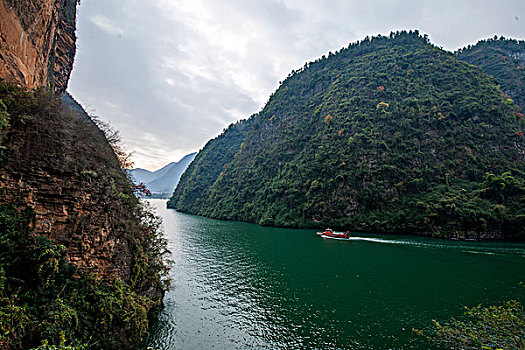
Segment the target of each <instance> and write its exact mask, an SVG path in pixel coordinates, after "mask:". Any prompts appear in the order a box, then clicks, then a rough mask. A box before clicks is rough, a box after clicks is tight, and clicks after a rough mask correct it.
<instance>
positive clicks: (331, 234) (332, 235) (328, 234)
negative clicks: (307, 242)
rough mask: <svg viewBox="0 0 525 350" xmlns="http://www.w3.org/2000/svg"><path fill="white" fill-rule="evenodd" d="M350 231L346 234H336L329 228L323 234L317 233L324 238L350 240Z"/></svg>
mask: <svg viewBox="0 0 525 350" xmlns="http://www.w3.org/2000/svg"><path fill="white" fill-rule="evenodd" d="M349 234H350V232H349V231H346V232H336V231H334V230H332V229H331V228H327V229H326V230H324V231H323V232H317V235H318V236H319V237H322V238H332V239H334V238H336V239H348V238H349Z"/></svg>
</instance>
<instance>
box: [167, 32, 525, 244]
mask: <svg viewBox="0 0 525 350" xmlns="http://www.w3.org/2000/svg"><path fill="white" fill-rule="evenodd" d="M520 115H521V114H520V112H519V110H518V107H517V106H516V105H515V104H514V103H513V101H512V100H511V99H510V98H508V97H507V96H505V94H504V93H503V92H502V91H501V90H500V88H499V86H498V85H497V83H496V82H495V81H494V79H493V78H491V77H489V76H488V75H486V74H485V73H483V72H481V71H480V70H479V69H478V68H476V67H473V66H471V65H469V64H467V63H465V62H463V61H461V60H459V59H457V57H456V56H455V55H454V54H453V53H450V52H447V51H444V50H441V49H439V48H437V47H435V46H433V45H432V44H430V43H429V41H428V39H427V37H426V36H424V37H422V36H420V35H419V33H418V32H417V31H416V32H398V33H392V34H391V35H390V36H389V37H384V36H378V37H374V38H368V37H367V38H366V39H365V40H363V41H361V42H357V43H353V44H351V45H349V47H347V48H344V49H342V50H340V51H339V52H337V53H335V54H333V53H329V54H328V57H324V56H323V57H322V58H321V59H319V60H317V61H315V62H311V63H308V64H305V65H304V67H303V68H302V69H300V70H299V71H293V72H292V73H291V74H290V75H289V76H288V78H287V79H286V80H285V81H284V82H283V83H282V84H281V86H280V87H279V89H278V90H277V91H276V92H275V93H274V94H272V95H271V96H270V99H269V101H268V102H267V104H266V106H265V107H264V109H263V110H262V111H261V112H260V113H258V114H256V115H254V116H252V117H250V118H249V119H248V120H246V121H241V122H239V123H237V124H234V125H231V126H230V127H229V128H227V129H226V130H225V131H224V133H223V134H222V135H220V136H219V137H217V138H216V139H214V140H211V141H210V142H208V144H207V145H206V146H205V147H204V149H203V150H202V151H201V152H200V153H199V154H198V155H197V157H196V158H195V161H194V162H193V163H192V164H191V166H190V167H189V168H188V170H187V171H186V173H185V174H184V175H183V177H182V179H181V182H180V184H179V186H178V187H177V189H176V190H175V192H174V195H173V196H172V198H171V200H170V202H169V204H168V205H169V206H170V207H172V208H176V209H177V210H180V211H184V212H189V213H193V214H199V215H204V216H209V217H212V218H219V219H231V220H242V221H249V222H255V223H259V224H264V225H276V226H294V227H320V226H326V225H330V226H334V227H339V228H344V229H348V230H356V231H369V232H403V233H416V234H428V235H435V236H441V237H472V238H486V239H490V238H518V237H521V238H523V235H524V232H523V227H525V222H524V218H525V209H524V208H525V206H524V195H525V187H524V176H525V163H524V161H523V159H524V155H525V148H524V146H525V145H524V138H523V136H522V135H523V134H522V132H521V128H522V126H521V124H520V123H521V122H522V119H521V118H522V117H521V116H520Z"/></svg>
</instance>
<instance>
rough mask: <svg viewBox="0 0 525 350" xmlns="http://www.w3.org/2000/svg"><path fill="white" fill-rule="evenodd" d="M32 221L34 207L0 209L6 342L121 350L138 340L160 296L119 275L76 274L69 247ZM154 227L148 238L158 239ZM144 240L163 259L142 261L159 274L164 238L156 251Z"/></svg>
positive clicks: (1, 335)
mask: <svg viewBox="0 0 525 350" xmlns="http://www.w3.org/2000/svg"><path fill="white" fill-rule="evenodd" d="M152 217H154V216H153V215H152V214H151V213H149V214H148V216H145V220H146V221H147V222H148V223H149V222H150V221H151V220H152ZM31 219H32V215H31V213H29V212H24V213H18V212H17V211H16V210H15V209H14V208H13V207H10V206H5V205H4V206H2V207H0V240H1V242H2V244H1V245H0V346H1V348H2V349H11V348H17V347H19V346H24V347H28V346H36V345H37V344H42V345H41V346H40V347H39V348H38V349H120V348H121V346H122V345H123V344H128V345H130V344H132V345H133V344H135V345H136V344H138V343H140V341H141V340H142V338H143V336H144V335H145V334H146V332H147V329H148V310H150V309H151V308H152V306H153V304H154V303H155V301H153V300H151V299H148V298H147V297H145V296H141V295H139V294H137V292H135V290H140V289H139V288H137V287H136V286H133V285H129V286H128V285H124V284H123V283H122V282H121V281H119V280H115V281H114V283H113V284H112V285H107V284H105V283H102V281H101V280H100V279H99V278H98V277H97V276H96V274H86V275H83V276H81V277H80V278H78V277H75V271H76V268H75V266H74V265H73V264H71V263H68V262H67V261H66V259H65V255H66V249H65V247H63V246H60V245H56V244H53V243H52V242H51V241H50V240H49V239H48V238H47V237H43V236H34V235H32V234H31V230H30V228H29V223H30V222H31ZM145 227H147V226H145ZM149 229H150V230H152V231H151V234H150V237H149V238H148V239H158V238H154V236H158V235H156V234H154V233H153V230H154V229H155V228H154V227H149ZM143 243H144V249H145V250H148V253H149V254H151V256H152V257H155V259H158V260H157V261H156V264H157V265H156V266H148V264H147V261H145V262H142V263H141V265H140V266H141V268H142V269H145V271H142V273H151V274H154V275H155V274H156V275H158V269H159V268H162V269H163V270H164V269H165V267H164V265H163V264H161V259H162V256H159V255H157V254H158V253H159V252H163V253H165V250H162V249H163V248H161V247H160V246H162V244H163V243H162V242H161V244H160V246H157V248H156V249H157V251H155V250H152V249H153V248H149V249H148V248H147V247H152V246H153V245H150V244H148V243H147V242H143ZM159 249H160V250H159ZM164 249H165V248H164ZM137 266H138V265H137ZM163 273H165V271H163ZM137 276H140V274H139V273H137ZM137 276H135V277H134V278H135V280H138V279H139V277H137ZM141 282H142V283H146V282H145V281H141ZM42 342H43V343H42ZM133 346H134V345H133Z"/></svg>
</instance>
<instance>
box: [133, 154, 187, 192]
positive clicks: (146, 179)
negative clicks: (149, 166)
mask: <svg viewBox="0 0 525 350" xmlns="http://www.w3.org/2000/svg"><path fill="white" fill-rule="evenodd" d="M196 155H197V153H191V154H188V155H187V156H185V157H184V158H182V159H181V160H180V161H178V162H172V163H169V164H168V165H166V166H164V167H162V168H161V169H159V170H157V171H149V170H146V169H141V168H137V169H132V170H129V174H130V175H131V178H132V180H133V182H135V183H136V184H140V183H144V184H145V185H146V187H147V188H148V190H150V191H151V193H152V196H153V197H155V198H169V197H170V196H171V194H172V193H173V190H174V189H175V187H177V184H178V183H179V180H180V177H181V176H182V174H183V173H184V171H185V170H186V168H187V167H188V165H190V163H191V162H192V161H193V159H194V158H195V156H196Z"/></svg>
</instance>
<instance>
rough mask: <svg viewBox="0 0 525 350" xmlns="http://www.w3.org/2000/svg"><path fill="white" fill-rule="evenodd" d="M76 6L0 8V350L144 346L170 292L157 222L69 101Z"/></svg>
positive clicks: (35, 1)
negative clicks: (151, 315) (152, 316)
mask: <svg viewBox="0 0 525 350" xmlns="http://www.w3.org/2000/svg"><path fill="white" fill-rule="evenodd" d="M77 3H78V1H77V0H27V1H18V0H0V142H1V145H0V240H1V242H2V244H1V245H0V315H2V318H4V317H5V319H6V320H8V319H12V320H15V319H16V320H18V321H17V322H3V319H2V320H0V333H1V334H2V337H0V348H2V349H14V348H34V347H38V346H39V345H41V343H42V344H49V345H57V346H58V345H60V346H61V348H62V346H64V345H71V346H80V348H82V349H121V348H135V347H137V346H138V344H139V343H140V341H141V339H142V337H143V336H144V334H145V332H146V331H147V328H148V318H147V316H148V312H149V311H150V310H152V309H153V308H154V307H156V306H159V305H160V303H161V300H162V295H163V292H164V290H165V288H166V283H165V282H166V281H164V280H163V279H162V277H163V276H165V275H166V273H167V268H166V266H165V264H164V261H163V257H164V255H165V254H167V250H166V242H165V240H164V239H163V238H162V236H161V232H160V230H159V222H158V219H157V218H155V217H154V215H152V214H151V213H150V212H148V210H147V209H145V208H144V206H143V205H142V204H140V203H139V201H138V200H137V198H136V197H135V196H134V193H133V191H134V187H133V186H132V184H131V182H130V181H129V180H128V179H127V177H126V175H125V174H124V172H123V171H122V169H121V160H119V159H118V157H117V156H116V155H115V152H114V151H113V148H112V146H111V145H110V144H109V143H108V141H107V139H106V137H105V135H104V133H103V132H102V131H101V130H100V129H99V128H98V127H97V126H96V124H95V123H94V122H93V121H92V120H91V119H90V117H89V116H88V115H87V114H86V112H85V111H84V110H83V109H82V107H80V105H79V104H78V103H76V101H74V100H73V99H72V97H71V96H69V95H68V94H67V93H65V90H66V88H67V84H68V79H69V76H70V73H71V70H72V67H73V60H74V55H75V39H76V36H75V17H76V5H77ZM33 88H35V89H36V88H39V89H36V90H32V89H33ZM27 232H29V233H27ZM26 233H27V234H26ZM4 335H5V336H4ZM44 347H45V348H48V347H47V346H44ZM68 348H69V347H68Z"/></svg>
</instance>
